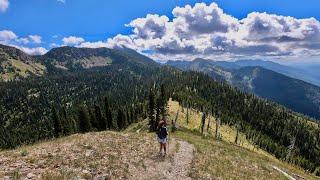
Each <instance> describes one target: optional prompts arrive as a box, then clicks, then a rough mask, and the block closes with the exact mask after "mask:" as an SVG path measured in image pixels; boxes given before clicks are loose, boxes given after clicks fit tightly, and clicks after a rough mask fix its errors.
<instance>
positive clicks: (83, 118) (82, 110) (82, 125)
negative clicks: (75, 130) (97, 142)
mask: <svg viewBox="0 0 320 180" xmlns="http://www.w3.org/2000/svg"><path fill="white" fill-rule="evenodd" d="M78 120H79V131H80V132H81V133H85V132H89V131H90V130H91V128H92V127H91V123H90V118H89V115H88V110H87V109H86V107H85V106H84V105H81V106H80V107H79V110H78Z"/></svg>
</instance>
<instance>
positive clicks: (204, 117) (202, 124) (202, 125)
mask: <svg viewBox="0 0 320 180" xmlns="http://www.w3.org/2000/svg"><path fill="white" fill-rule="evenodd" d="M205 123H206V113H205V112H204V113H203V114H202V118H201V135H203V129H204V125H205Z"/></svg>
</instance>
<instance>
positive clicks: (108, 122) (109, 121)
mask: <svg viewBox="0 0 320 180" xmlns="http://www.w3.org/2000/svg"><path fill="white" fill-rule="evenodd" d="M104 103H105V113H106V125H107V128H108V129H112V128H113V120H112V112H111V109H110V106H109V102H108V99H107V97H105V99H104Z"/></svg>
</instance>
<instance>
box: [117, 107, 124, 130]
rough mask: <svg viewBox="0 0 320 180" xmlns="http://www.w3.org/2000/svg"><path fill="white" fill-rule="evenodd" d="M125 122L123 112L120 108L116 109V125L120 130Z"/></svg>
mask: <svg viewBox="0 0 320 180" xmlns="http://www.w3.org/2000/svg"><path fill="white" fill-rule="evenodd" d="M124 124H125V117H124V113H123V111H122V110H121V109H118V115H117V125H118V129H119V130H122V129H123V128H124V126H125V125H124Z"/></svg>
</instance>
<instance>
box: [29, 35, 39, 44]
mask: <svg viewBox="0 0 320 180" xmlns="http://www.w3.org/2000/svg"><path fill="white" fill-rule="evenodd" d="M29 38H30V39H31V41H32V42H33V43H36V44H40V43H41V42H42V41H41V39H42V38H41V36H38V35H29Z"/></svg>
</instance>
